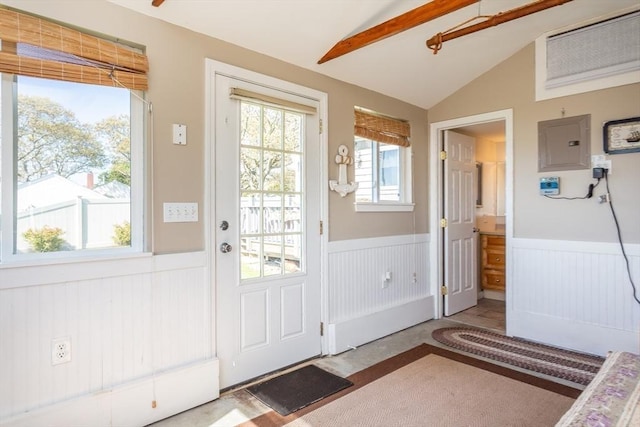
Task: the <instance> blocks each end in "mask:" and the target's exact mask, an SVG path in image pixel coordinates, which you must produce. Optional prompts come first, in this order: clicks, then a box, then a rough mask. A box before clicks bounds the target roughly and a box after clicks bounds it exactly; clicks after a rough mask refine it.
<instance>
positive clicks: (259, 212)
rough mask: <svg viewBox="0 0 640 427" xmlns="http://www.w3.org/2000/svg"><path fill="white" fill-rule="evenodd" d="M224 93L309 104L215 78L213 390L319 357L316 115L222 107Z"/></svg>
mask: <svg viewBox="0 0 640 427" xmlns="http://www.w3.org/2000/svg"><path fill="white" fill-rule="evenodd" d="M232 88H241V89H244V90H249V91H252V92H253V93H264V94H265V95H269V96H271V97H279V98H281V99H287V100H290V101H295V102H298V103H306V104H307V105H308V103H309V102H310V100H308V99H305V98H299V99H296V97H295V96H293V95H291V94H290V93H282V92H278V91H276V90H275V89H273V88H266V87H262V86H259V85H256V84H252V83H249V82H246V81H242V80H236V79H233V78H230V77H227V76H221V75H216V77H215V103H216V104H215V112H216V113H215V126H216V131H215V134H216V142H215V159H216V162H215V163H216V166H215V167H216V170H215V182H216V186H215V188H216V194H215V206H216V209H215V210H216V212H215V224H216V227H217V228H216V239H215V241H216V243H215V249H216V285H217V304H216V305H217V321H216V325H217V350H218V358H219V361H220V386H221V388H224V387H228V386H231V385H234V384H238V383H241V382H243V381H246V380H249V379H251V378H254V377H257V376H260V375H263V374H265V373H268V372H271V371H274V370H277V369H280V368H283V367H285V366H288V365H291V364H293V363H296V362H299V361H302V360H305V359H308V358H310V357H313V356H316V355H318V354H320V353H321V341H320V235H319V222H320V182H319V179H318V177H319V176H320V173H319V172H320V167H319V165H320V154H319V153H320V146H319V142H320V138H319V120H318V115H317V114H308V113H302V112H298V111H292V110H289V109H286V108H284V107H279V106H278V105H274V104H273V103H270V104H263V103H261V102H260V101H258V100H239V99H231V98H230V97H229V93H230V90H231V89H232ZM292 98H294V99H292ZM223 222H226V224H228V227H226V229H222V227H221V225H222V224H223ZM224 244H228V245H230V247H231V248H230V250H226V251H223V247H222V246H223V245H224ZM225 249H228V247H227V248H225Z"/></svg>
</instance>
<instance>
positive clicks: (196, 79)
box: [3, 0, 428, 253]
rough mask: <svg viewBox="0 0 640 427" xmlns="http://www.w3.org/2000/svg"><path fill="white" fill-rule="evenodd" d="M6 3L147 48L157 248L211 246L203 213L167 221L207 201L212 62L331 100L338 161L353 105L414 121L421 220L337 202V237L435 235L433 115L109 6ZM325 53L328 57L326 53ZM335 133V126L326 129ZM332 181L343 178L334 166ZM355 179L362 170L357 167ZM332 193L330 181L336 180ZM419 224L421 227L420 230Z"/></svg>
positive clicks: (349, 134) (333, 224)
mask: <svg viewBox="0 0 640 427" xmlns="http://www.w3.org/2000/svg"><path fill="white" fill-rule="evenodd" d="M3 3H4V4H6V5H8V6H11V7H15V8H18V9H22V10H25V11H29V12H32V13H35V14H39V15H42V16H46V17H50V18H53V19H56V20H59V21H61V22H66V23H69V24H73V25H76V26H79V27H83V28H87V29H90V30H92V31H97V32H100V33H104V34H107V35H110V36H114V37H118V38H121V39H124V40H129V41H131V42H134V43H138V44H141V45H144V46H146V49H147V55H148V57H149V64H150V68H151V71H150V73H149V91H148V92H147V99H148V100H149V101H151V102H152V103H153V111H154V129H153V132H154V144H153V159H152V168H153V169H152V173H153V198H152V200H153V206H152V212H151V214H152V216H153V233H152V240H153V246H152V247H153V251H154V252H156V253H171V252H185V251H194V250H201V249H203V248H204V242H205V238H206V236H205V235H204V222H203V220H202V214H203V212H202V209H201V211H200V215H201V221H200V222H198V223H168V224H165V223H163V222H162V203H163V202H181V201H185V202H187V201H189V202H193V201H195V202H198V203H199V204H200V206H201V207H202V206H203V202H204V189H205V182H204V166H205V165H204V153H205V147H204V138H205V135H204V127H205V120H206V119H205V117H204V115H205V113H204V103H205V75H204V72H205V58H211V59H215V60H218V61H221V62H226V63H229V64H232V65H235V66H239V67H243V68H247V69H250V70H252V71H256V72H259V73H263V74H267V75H271V76H274V77H277V78H280V79H283V80H288V81H290V82H294V83H297V84H301V85H304V86H307V87H310V88H313V89H316V90H320V91H323V92H326V93H328V96H329V126H328V132H329V148H328V152H329V159H333V158H334V157H335V154H336V152H337V148H338V145H340V144H347V145H348V146H349V147H353V107H354V106H355V105H359V106H362V107H366V108H369V109H372V110H376V111H379V112H381V113H385V114H388V115H390V116H393V117H398V118H402V119H406V120H409V121H410V122H411V130H412V144H413V147H414V150H415V155H414V159H415V160H414V162H415V164H416V167H415V170H416V173H415V187H414V195H415V196H414V197H415V202H416V209H415V213H414V214H405V213H401V214H379V213H355V212H354V207H353V201H354V198H353V195H350V196H348V197H345V198H344V199H343V198H341V197H340V196H338V195H337V193H335V192H332V194H330V196H329V229H330V233H329V239H330V240H343V239H352V238H366V237H378V236H387V235H396V234H411V233H413V232H414V231H415V232H420V233H424V232H426V231H427V224H428V218H427V190H426V188H427V172H426V164H427V151H428V150H427V125H426V117H427V112H426V110H424V109H421V108H418V107H415V106H412V105H410V104H407V103H404V102H401V101H398V100H396V99H393V98H390V97H387V96H383V95H381V94H379V93H375V92H372V91H369V90H366V89H363V88H360V87H357V86H353V85H350V84H346V83H343V82H340V81H337V80H335V79H331V78H328V77H325V76H322V75H320V74H318V73H315V72H311V71H308V70H305V69H301V68H299V67H295V66H292V65H290V64H287V63H285V62H282V61H278V60H275V59H273V58H270V57H267V56H264V55H261V54H258V53H256V52H253V51H249V50H246V49H242V48H240V47H238V46H235V45H232V44H229V43H225V42H223V41H220V40H217V39H213V38H210V37H206V36H203V35H201V34H197V33H194V32H192V31H189V30H186V29H183V28H180V27H176V26H173V25H170V24H167V23H165V22H163V21H160V20H157V19H153V18H150V17H147V16H144V15H140V14H137V13H135V12H132V11H129V10H128V9H124V8H122V7H120V6H117V5H114V4H111V3H108V2H103V1H83V2H81V1H73V0H67V1H64V0H62V1H55V2H52V1H43V0H31V1H28V2H25V1H21V0H5V1H3ZM321 54H322V52H318V55H319V56H321ZM172 123H184V124H186V125H187V128H188V145H187V146H175V145H173V144H172V143H171V140H170V138H171V124H172ZM325 128H326V127H325ZM328 177H329V178H330V179H335V178H336V177H337V166H336V165H335V164H333V162H331V161H330V162H329V171H328ZM349 177H350V179H353V169H350V170H349ZM327 187H328V183H327ZM414 219H415V227H414Z"/></svg>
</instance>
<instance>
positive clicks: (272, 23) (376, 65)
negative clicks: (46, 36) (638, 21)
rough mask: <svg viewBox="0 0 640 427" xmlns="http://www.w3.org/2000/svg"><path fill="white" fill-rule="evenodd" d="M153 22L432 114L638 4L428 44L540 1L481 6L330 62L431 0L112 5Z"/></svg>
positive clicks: (586, 5) (578, 3)
mask: <svg viewBox="0 0 640 427" xmlns="http://www.w3.org/2000/svg"><path fill="white" fill-rule="evenodd" d="M108 1H111V2H112V3H115V4H118V5H121V6H123V7H126V8H129V9H132V10H135V11H138V12H140V13H143V14H146V15H149V16H153V17H155V18H158V19H161V20H164V21H167V22H170V23H172V24H175V25H179V26H182V27H185V28H189V29H191V30H193V31H196V32H199V33H203V34H207V35H209V36H211V37H215V38H218V39H221V40H224V41H227V42H229V43H233V44H236V45H238V46H242V47H244V48H247V49H251V50H254V51H257V52H260V53H263V54H265V55H268V56H271V57H274V58H277V59H280V60H282V61H286V62H289V63H291V64H295V65H297V66H300V67H303V68H306V69H309V70H312V71H316V72H318V73H321V74H324V75H327V76H330V77H333V78H335V79H338V80H342V81H345V82H348V83H352V84H355V85H358V86H362V87H365V88H368V89H371V90H374V91H376V92H380V93H383V94H385V95H389V96H392V97H394V98H397V99H400V100H403V101H405V102H408V103H410V104H413V105H416V106H419V107H422V108H426V109H428V108H431V107H433V106H434V105H435V104H437V103H438V102H440V101H442V100H443V99H445V98H446V97H447V96H449V95H451V94H452V93H454V92H455V91H456V90H458V89H459V88H461V87H462V86H464V85H465V84H467V83H469V82H470V81H472V80H474V79H475V78H476V77H478V76H480V75H481V74H483V73H484V72H486V71H488V70H490V69H491V68H493V67H494V66H495V65H497V64H498V63H500V62H502V61H503V60H505V59H507V58H508V57H509V56H511V55H513V54H514V53H516V52H517V51H518V50H520V49H522V48H523V47H525V46H526V45H528V44H529V43H531V42H533V41H534V40H535V39H536V38H537V37H538V36H540V35H542V34H544V33H545V32H548V31H552V30H557V29H561V28H563V27H566V26H569V25H574V24H576V23H583V22H587V21H589V20H592V19H593V18H597V17H608V16H611V15H612V14H614V13H615V12H618V11H628V10H630V8H633V7H637V6H638V0H573V1H570V2H568V3H565V4H563V5H561V6H556V7H552V8H550V9H547V10H544V11H541V12H538V13H536V14H533V15H529V16H525V17H523V18H520V19H517V20H513V21H511V22H507V23H504V24H502V25H499V26H495V27H491V28H488V29H485V30H482V31H479V32H476V33H473V34H469V35H466V36H464V37H460V38H458V39H455V40H451V41H447V42H445V43H444V44H443V46H442V50H440V52H439V53H438V54H437V55H434V54H433V53H432V51H431V50H429V49H427V47H426V44H425V42H426V41H427V39H429V38H431V37H432V36H434V35H436V34H437V33H439V32H445V31H447V30H449V29H451V28H453V27H455V26H457V25H459V24H461V23H462V22H464V21H466V20H468V19H470V18H473V17H475V16H477V15H479V14H480V15H494V14H497V13H499V12H505V11H507V10H511V9H514V8H517V7H520V6H523V5H525V4H528V3H531V2H533V0H482V1H480V2H478V3H476V4H473V5H470V6H467V7H464V8H462V9H460V10H457V11H455V12H452V13H450V14H448V15H446V16H443V17H440V18H437V19H435V20H432V21H430V22H427V23H424V24H421V25H418V26H416V27H414V28H412V29H409V30H407V31H404V32H401V33H399V34H396V35H394V36H392V37H388V38H386V39H384V40H381V41H378V42H375V43H373V44H371V45H369V46H365V47H363V48H361V49H358V50H355V51H353V52H351V53H348V54H346V55H344V56H341V57H338V58H336V59H333V60H331V61H328V62H325V63H323V64H318V60H319V59H320V58H321V57H322V56H323V55H324V54H325V53H327V51H329V50H330V49H331V48H332V47H333V46H334V45H335V44H336V43H337V42H339V41H340V40H342V39H344V38H346V37H349V36H352V35H354V34H357V33H359V32H361V31H364V30H366V29H368V28H370V27H373V26H375V25H378V24H380V23H383V22H385V21H387V20H389V19H391V18H394V17H396V16H398V15H401V14H403V13H405V12H408V11H410V10H412V9H414V8H416V7H419V6H421V5H423V4H425V3H426V1H425V0H164V2H163V3H162V4H161V6H160V7H154V6H152V4H151V0H108Z"/></svg>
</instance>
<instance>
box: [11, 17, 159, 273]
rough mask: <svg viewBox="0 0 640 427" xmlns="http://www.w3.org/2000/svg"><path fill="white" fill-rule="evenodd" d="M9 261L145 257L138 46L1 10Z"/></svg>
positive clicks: (143, 65)
mask: <svg viewBox="0 0 640 427" xmlns="http://www.w3.org/2000/svg"><path fill="white" fill-rule="evenodd" d="M0 22H1V23H2V25H0V40H1V43H2V44H1V50H0V76H1V85H0V124H1V133H0V179H1V186H0V195H1V196H2V203H1V204H0V230H1V233H0V262H2V263H7V262H11V261H18V260H22V261H28V260H36V259H47V258H65V257H67V258H68V257H70V256H78V255H94V256H95V255H104V254H109V253H113V254H117V253H122V252H139V251H142V250H143V233H142V231H143V224H142V218H143V199H144V198H143V193H142V189H143V183H142V181H143V175H144V171H143V163H144V162H143V138H144V132H143V128H144V126H143V123H144V119H143V104H144V101H143V100H142V94H143V91H144V90H146V88H147V77H146V72H147V68H148V66H147V59H146V56H145V55H144V54H142V53H141V49H140V48H137V47H131V46H125V45H122V44H121V43H116V42H114V41H110V40H106V39H105V38H103V37H98V36H94V35H91V34H88V33H86V32H81V31H78V30H76V29H72V28H68V27H65V26H61V25H60V24H57V23H53V22H49V21H47V20H45V19H42V18H38V17H35V16H31V15H28V14H25V13H21V12H18V11H14V10H10V9H5V8H0Z"/></svg>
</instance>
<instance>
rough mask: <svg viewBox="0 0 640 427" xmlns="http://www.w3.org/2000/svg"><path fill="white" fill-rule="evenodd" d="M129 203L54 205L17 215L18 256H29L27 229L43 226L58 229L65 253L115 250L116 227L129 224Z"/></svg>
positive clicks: (89, 201)
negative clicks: (19, 254) (66, 251)
mask: <svg viewBox="0 0 640 427" xmlns="http://www.w3.org/2000/svg"><path fill="white" fill-rule="evenodd" d="M130 218H131V215H130V203H129V200H128V199H85V198H82V197H78V198H77V199H76V200H69V201H65V202H60V203H55V204H52V205H48V206H43V207H39V208H31V209H28V210H25V211H23V212H20V213H19V214H18V217H17V227H16V246H17V247H16V249H17V252H29V251H30V250H31V248H30V246H29V243H28V242H27V241H26V240H25V238H24V236H23V234H24V232H25V231H27V230H28V229H40V228H42V227H44V226H48V227H58V228H60V229H62V231H63V232H64V234H62V236H60V237H61V238H62V239H64V241H65V242H66V244H65V245H64V248H65V249H68V250H79V249H90V248H106V247H113V246H117V244H116V243H115V242H114V234H115V226H116V225H120V224H122V223H124V222H125V221H126V222H129V221H130Z"/></svg>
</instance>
